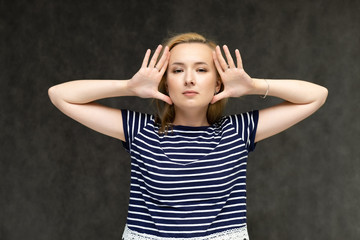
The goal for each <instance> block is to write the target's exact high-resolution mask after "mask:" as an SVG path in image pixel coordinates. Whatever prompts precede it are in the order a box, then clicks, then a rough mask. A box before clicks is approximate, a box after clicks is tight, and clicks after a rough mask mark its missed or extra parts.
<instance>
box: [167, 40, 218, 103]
mask: <svg viewBox="0 0 360 240" xmlns="http://www.w3.org/2000/svg"><path fill="white" fill-rule="evenodd" d="M167 88H168V92H169V96H170V98H171V100H172V101H173V103H174V105H175V107H180V108H183V109H189V108H207V107H208V106H209V103H210V102H211V100H212V98H213V96H214V93H215V92H218V91H219V90H220V81H219V80H218V77H217V72H216V68H215V65H214V61H213V57H212V49H211V48H210V47H209V46H208V45H206V44H203V43H181V44H179V45H177V46H175V47H174V48H173V49H171V51H170V59H169V66H168V69H167Z"/></svg>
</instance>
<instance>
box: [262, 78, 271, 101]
mask: <svg viewBox="0 0 360 240" xmlns="http://www.w3.org/2000/svg"><path fill="white" fill-rule="evenodd" d="M264 80H265V82H266V84H267V89H266V93H265V95H264V96H261V98H266V97H267V95H268V93H269V88H270V84H269V82H268V81H267V80H266V79H264Z"/></svg>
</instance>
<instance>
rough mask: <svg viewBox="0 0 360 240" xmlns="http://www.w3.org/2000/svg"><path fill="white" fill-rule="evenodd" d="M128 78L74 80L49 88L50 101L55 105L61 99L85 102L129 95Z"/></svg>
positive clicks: (68, 101) (77, 102) (74, 102)
mask: <svg viewBox="0 0 360 240" xmlns="http://www.w3.org/2000/svg"><path fill="white" fill-rule="evenodd" d="M127 83H128V80H76V81H70V82H66V83H62V84H59V85H55V86H53V87H51V88H50V89H49V96H50V99H51V101H52V102H53V103H54V104H55V105H56V103H59V102H61V101H65V102H67V103H73V104H85V103H89V102H93V101H95V100H98V99H103V98H110V97H119V96H130V95H132V92H131V91H130V90H129V88H128V86H127Z"/></svg>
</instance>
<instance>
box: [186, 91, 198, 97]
mask: <svg viewBox="0 0 360 240" xmlns="http://www.w3.org/2000/svg"><path fill="white" fill-rule="evenodd" d="M183 94H184V95H185V96H195V95H197V94H199V93H198V92H197V91H194V90H187V91H185V92H183Z"/></svg>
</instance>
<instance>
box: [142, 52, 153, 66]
mask: <svg viewBox="0 0 360 240" xmlns="http://www.w3.org/2000/svg"><path fill="white" fill-rule="evenodd" d="M150 53H151V50H150V49H148V50H146V53H145V56H144V59H143V62H142V65H141V67H147V64H148V62H149V57H150Z"/></svg>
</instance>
